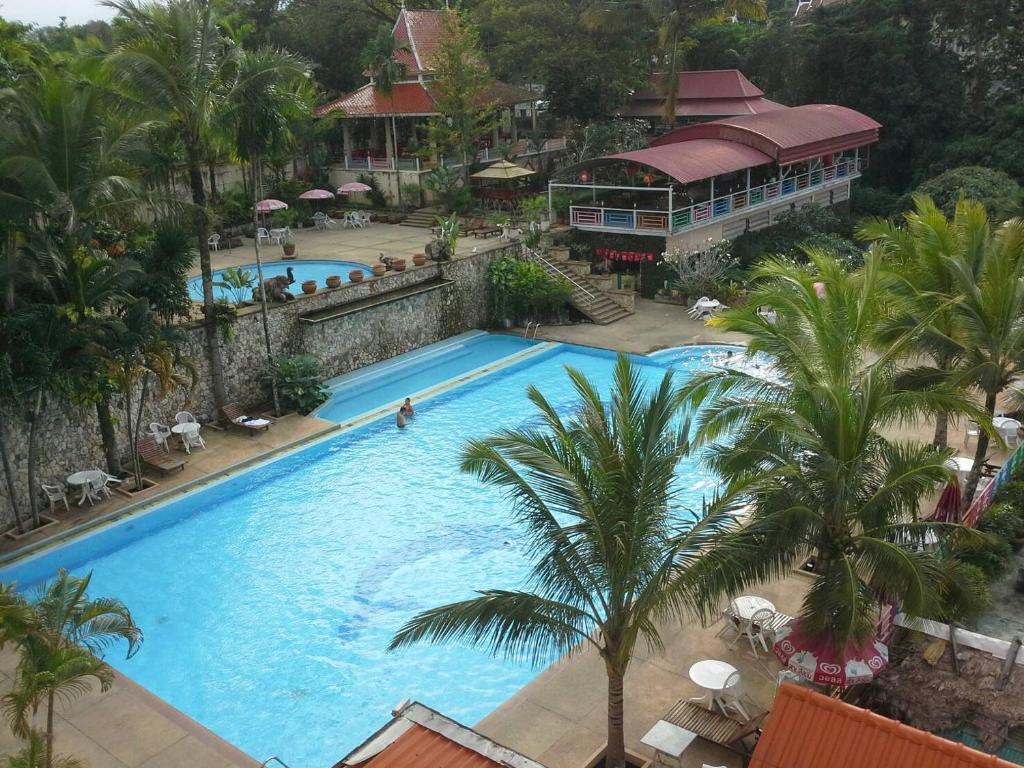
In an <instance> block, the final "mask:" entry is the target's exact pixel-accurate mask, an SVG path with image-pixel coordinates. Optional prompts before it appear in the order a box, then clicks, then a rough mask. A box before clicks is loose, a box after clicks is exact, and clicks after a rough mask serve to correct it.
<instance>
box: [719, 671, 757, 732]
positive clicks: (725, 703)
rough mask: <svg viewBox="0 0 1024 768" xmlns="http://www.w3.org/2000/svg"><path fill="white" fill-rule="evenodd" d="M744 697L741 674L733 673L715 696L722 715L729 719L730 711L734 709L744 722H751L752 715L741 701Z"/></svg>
mask: <svg viewBox="0 0 1024 768" xmlns="http://www.w3.org/2000/svg"><path fill="white" fill-rule="evenodd" d="M742 696H743V689H742V688H741V687H740V673H739V672H733V673H732V674H731V675H729V677H727V678H726V680H725V687H724V688H723V689H722V690H721V691H718V692H717V693H716V694H715V703H716V704H717V705H718V708H719V709H721V710H722V714H723V715H725V716H726V717H729V710H730V709H734V710H736V713H737V714H738V715H739V716H740V717H742V718H743V720H744V721H747V720H750V715H749V714H747V710H746V709H744V707H743V702H742V701H740V699H741V698H742Z"/></svg>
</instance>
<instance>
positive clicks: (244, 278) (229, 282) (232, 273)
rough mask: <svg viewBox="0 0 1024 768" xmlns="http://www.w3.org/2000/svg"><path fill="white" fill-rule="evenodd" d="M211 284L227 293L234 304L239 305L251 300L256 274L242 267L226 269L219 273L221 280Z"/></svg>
mask: <svg viewBox="0 0 1024 768" xmlns="http://www.w3.org/2000/svg"><path fill="white" fill-rule="evenodd" d="M213 284H214V285H215V286H217V287H218V288H223V289H224V290H225V291H227V293H228V295H229V296H230V297H231V298H232V299H233V300H234V302H235V304H236V305H240V304H242V303H244V302H246V301H248V300H249V299H251V298H252V289H253V286H255V285H256V274H255V273H254V272H250V271H249V270H247V269H243V268H242V267H228V268H227V269H225V270H223V271H222V272H221V279H220V280H217V281H215V282H214V283H213Z"/></svg>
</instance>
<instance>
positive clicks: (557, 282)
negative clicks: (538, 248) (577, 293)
mask: <svg viewBox="0 0 1024 768" xmlns="http://www.w3.org/2000/svg"><path fill="white" fill-rule="evenodd" d="M487 278H488V283H489V285H490V289H491V290H490V298H491V317H492V318H493V320H494V322H495V323H500V322H501V321H502V320H506V319H510V320H512V319H522V320H542V321H543V320H546V319H550V318H552V317H554V316H557V315H558V314H559V313H561V312H562V311H563V310H564V309H565V306H566V304H568V303H569V300H570V298H571V297H572V285H571V284H570V283H569V282H568V281H567V280H562V279H556V278H553V277H551V276H550V275H549V274H548V273H547V272H546V271H545V270H544V268H543V267H542V266H541V265H540V264H537V263H536V262H534V261H526V260H523V259H516V258H513V257H511V256H501V257H499V258H497V259H494V260H493V261H492V262H491V264H490V266H489V267H488V270H487Z"/></svg>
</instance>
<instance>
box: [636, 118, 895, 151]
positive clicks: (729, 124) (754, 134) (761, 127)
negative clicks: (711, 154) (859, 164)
mask: <svg viewBox="0 0 1024 768" xmlns="http://www.w3.org/2000/svg"><path fill="white" fill-rule="evenodd" d="M881 127H882V126H881V124H880V123H878V122H876V121H875V120H872V119H871V118H870V117H868V116H867V115H864V114H861V113H860V112H857V111H856V110H853V109H849V108H848V107H840V106H836V105H835V104H805V105H803V106H800V107H786V108H785V109H778V110H774V111H771V112H765V113H763V114H758V115H747V116H741V117H729V118H724V119H722V120H714V121H712V122H710V123H701V124H699V125H688V126H684V127H682V128H676V129H675V130H674V131H669V132H668V133H666V134H665V135H664V136H660V137H659V138H657V139H655V140H654V141H652V142H651V146H652V147H656V146H663V145H667V144H675V143H680V142H688V141H691V140H693V139H722V140H725V141H731V142H736V143H740V144H746V145H748V146H751V147H754V148H755V149H758V150H760V151H761V152H764V153H765V154H768V155H771V156H772V157H773V158H774V159H775V160H776V161H777V162H778V163H780V164H782V165H785V164H788V163H795V162H799V161H800V160H807V159H809V158H813V157H820V156H821V155H824V154H828V153H832V152H839V151H842V150H844V149H853V148H854V147H861V146H865V145H867V144H873V143H874V142H876V141H878V129H879V128H881Z"/></svg>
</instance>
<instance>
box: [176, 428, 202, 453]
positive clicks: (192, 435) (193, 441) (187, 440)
mask: <svg viewBox="0 0 1024 768" xmlns="http://www.w3.org/2000/svg"><path fill="white" fill-rule="evenodd" d="M181 442H182V444H183V445H184V446H185V452H186V453H192V449H193V448H205V447H206V443H205V442H204V441H203V436H202V435H200V434H199V427H198V425H197V426H196V428H195V429H192V430H189V431H187V432H182V433H181Z"/></svg>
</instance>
